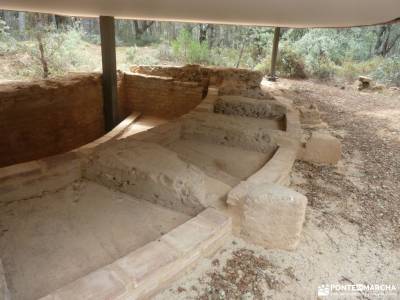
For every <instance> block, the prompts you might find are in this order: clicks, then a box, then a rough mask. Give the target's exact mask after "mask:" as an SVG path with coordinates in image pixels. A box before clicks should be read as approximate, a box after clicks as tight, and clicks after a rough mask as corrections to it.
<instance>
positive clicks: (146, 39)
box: [133, 32, 160, 47]
mask: <svg viewBox="0 0 400 300" xmlns="http://www.w3.org/2000/svg"><path fill="white" fill-rule="evenodd" d="M133 43H134V45H135V46H138V47H144V46H149V45H153V44H158V43H160V39H159V38H157V37H155V36H153V35H151V34H149V33H147V32H145V33H144V34H142V36H141V37H140V38H139V39H134V40H133Z"/></svg>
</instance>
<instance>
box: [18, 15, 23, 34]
mask: <svg viewBox="0 0 400 300" xmlns="http://www.w3.org/2000/svg"><path fill="white" fill-rule="evenodd" d="M18 31H19V33H20V35H21V36H24V35H25V13H24V12H22V11H20V12H18Z"/></svg>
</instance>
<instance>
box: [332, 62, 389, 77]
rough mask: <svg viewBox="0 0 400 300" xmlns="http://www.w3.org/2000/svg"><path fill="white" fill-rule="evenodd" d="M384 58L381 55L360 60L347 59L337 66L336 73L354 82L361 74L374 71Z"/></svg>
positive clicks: (368, 73) (364, 74)
mask: <svg viewBox="0 0 400 300" xmlns="http://www.w3.org/2000/svg"><path fill="white" fill-rule="evenodd" d="M383 60H384V58H383V57H381V56H377V57H374V58H372V59H369V60H367V61H360V62H357V61H352V60H346V61H344V62H343V63H342V65H341V66H340V67H339V68H337V73H336V75H337V76H338V77H339V78H343V79H345V80H346V81H348V82H354V81H355V80H356V79H357V78H358V77H359V76H366V75H370V74H371V73H373V72H374V71H375V70H376V69H377V68H378V66H379V65H380V64H381V63H382V62H383Z"/></svg>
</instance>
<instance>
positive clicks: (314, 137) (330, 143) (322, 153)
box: [299, 132, 342, 165]
mask: <svg viewBox="0 0 400 300" xmlns="http://www.w3.org/2000/svg"><path fill="white" fill-rule="evenodd" d="M341 154H342V146H341V144H340V141H339V140H338V139H337V138H335V137H334V136H331V135H330V134H327V133H319V132H313V133H312V134H311V137H310V139H309V140H308V141H307V142H306V144H305V146H304V147H303V148H301V149H300V151H299V158H300V159H301V160H304V161H308V162H313V163H319V164H330V165H334V164H336V163H337V162H338V161H339V160H340V157H341Z"/></svg>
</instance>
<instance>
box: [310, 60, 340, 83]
mask: <svg viewBox="0 0 400 300" xmlns="http://www.w3.org/2000/svg"><path fill="white" fill-rule="evenodd" d="M336 70H337V67H336V65H335V63H334V62H332V61H331V60H330V59H329V57H327V56H326V55H323V54H321V55H320V56H319V57H311V58H309V59H308V62H306V71H307V73H308V74H309V75H311V76H312V77H316V78H318V79H320V80H329V79H332V78H333V77H334V76H335V74H336Z"/></svg>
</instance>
